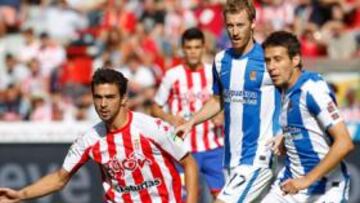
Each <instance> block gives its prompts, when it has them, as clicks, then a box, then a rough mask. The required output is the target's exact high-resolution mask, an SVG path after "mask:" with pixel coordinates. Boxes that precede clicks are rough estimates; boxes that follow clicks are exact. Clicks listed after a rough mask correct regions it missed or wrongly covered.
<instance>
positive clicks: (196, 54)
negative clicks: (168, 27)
mask: <svg viewBox="0 0 360 203" xmlns="http://www.w3.org/2000/svg"><path fill="white" fill-rule="evenodd" d="M183 51H184V57H185V61H186V63H187V64H188V65H189V66H197V65H199V64H200V63H201V60H202V55H203V53H204V43H203V41H202V40H200V39H191V40H185V41H184V44H183Z"/></svg>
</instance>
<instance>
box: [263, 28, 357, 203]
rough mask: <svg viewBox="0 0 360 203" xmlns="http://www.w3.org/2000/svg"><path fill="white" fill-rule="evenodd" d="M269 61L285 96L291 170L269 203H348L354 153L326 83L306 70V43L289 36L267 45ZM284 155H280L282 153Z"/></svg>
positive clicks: (280, 142)
mask: <svg viewBox="0 0 360 203" xmlns="http://www.w3.org/2000/svg"><path fill="white" fill-rule="evenodd" d="M263 47H264V49H265V61H266V65H267V69H268V71H269V73H270V76H271V79H272V80H273V82H274V84H275V85H276V87H278V88H280V89H281V91H282V94H283V97H282V104H283V106H282V110H281V114H280V118H281V119H280V124H281V127H282V129H283V133H284V134H283V136H279V137H277V138H276V139H275V140H276V143H275V144H276V146H274V147H275V149H277V150H279V149H280V148H279V147H281V146H284V147H285V151H286V160H285V167H284V168H283V170H282V171H281V173H279V175H278V177H277V180H276V181H275V183H274V184H273V187H272V189H271V191H270V193H269V194H268V195H267V196H266V197H265V198H264V200H263V202H264V203H267V202H274V203H275V202H288V203H291V202H319V203H320V202H321V203H322V202H347V200H348V195H349V175H348V173H347V169H346V165H345V163H344V162H343V159H344V157H345V156H346V155H347V154H348V153H349V152H350V151H351V150H352V149H353V148H354V145H353V143H352V140H351V138H350V135H349V132H348V130H347V128H346V126H345V124H344V122H343V119H342V118H341V116H340V114H339V111H338V109H337V107H336V101H335V95H334V93H333V92H332V90H331V89H330V88H329V86H328V85H327V83H326V82H325V81H324V79H323V78H322V77H321V76H320V75H319V74H318V73H314V72H308V71H304V70H302V63H301V53H300V43H299V41H298V39H297V38H296V36H294V35H293V34H291V33H288V32H285V31H279V32H275V33H272V34H271V35H270V36H269V37H268V38H267V39H266V40H265V42H264V44H263ZM279 151H280V150H279Z"/></svg>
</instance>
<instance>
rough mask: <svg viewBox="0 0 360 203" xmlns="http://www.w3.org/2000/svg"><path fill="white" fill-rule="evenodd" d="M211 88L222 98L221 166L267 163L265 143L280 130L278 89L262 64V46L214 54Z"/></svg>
mask: <svg viewBox="0 0 360 203" xmlns="http://www.w3.org/2000/svg"><path fill="white" fill-rule="evenodd" d="M213 74H214V80H213V81H214V82H213V91H214V94H215V95H220V96H222V98H223V105H224V113H225V143H224V145H225V157H224V166H225V167H227V168H232V167H235V166H238V165H254V166H260V167H269V166H270V165H271V160H272V153H271V151H270V150H269V149H268V148H267V147H266V146H265V144H266V142H267V141H268V140H269V139H271V138H272V137H273V136H274V135H275V134H276V133H278V132H279V130H280V125H279V122H278V121H279V114H280V105H281V96H280V92H279V91H278V90H277V89H276V88H275V86H274V85H273V83H272V80H271V78H270V76H269V73H268V72H267V70H266V67H265V61H264V52H263V49H262V47H261V46H260V45H259V44H257V43H255V45H254V47H253V48H252V50H251V51H250V52H249V53H247V54H245V55H243V56H237V55H236V54H235V53H234V52H233V49H226V50H223V51H221V52H220V53H218V54H217V55H216V56H215V61H214V65H213Z"/></svg>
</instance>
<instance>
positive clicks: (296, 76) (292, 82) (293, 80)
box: [284, 68, 301, 91]
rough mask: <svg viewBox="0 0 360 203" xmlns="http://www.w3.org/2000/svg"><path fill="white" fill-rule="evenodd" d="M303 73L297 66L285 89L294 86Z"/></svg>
mask: <svg viewBox="0 0 360 203" xmlns="http://www.w3.org/2000/svg"><path fill="white" fill-rule="evenodd" d="M300 75H301V70H300V68H295V69H294V71H293V72H292V74H291V75H290V78H289V81H288V82H287V84H286V86H285V87H284V90H285V91H287V90H288V89H290V88H292V87H293V86H294V85H295V84H296V82H297V81H298V80H299V78H300Z"/></svg>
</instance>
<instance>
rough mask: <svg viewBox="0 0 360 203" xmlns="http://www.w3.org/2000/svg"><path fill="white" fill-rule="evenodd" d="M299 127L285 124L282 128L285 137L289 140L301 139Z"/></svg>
mask: <svg viewBox="0 0 360 203" xmlns="http://www.w3.org/2000/svg"><path fill="white" fill-rule="evenodd" d="M301 131H302V130H301V128H297V127H293V126H287V127H285V128H284V129H283V132H284V136H285V139H291V140H301V139H303V135H302V133H301Z"/></svg>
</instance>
